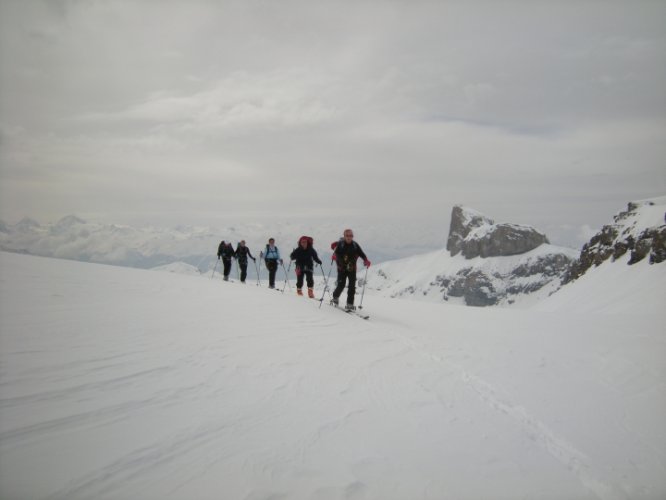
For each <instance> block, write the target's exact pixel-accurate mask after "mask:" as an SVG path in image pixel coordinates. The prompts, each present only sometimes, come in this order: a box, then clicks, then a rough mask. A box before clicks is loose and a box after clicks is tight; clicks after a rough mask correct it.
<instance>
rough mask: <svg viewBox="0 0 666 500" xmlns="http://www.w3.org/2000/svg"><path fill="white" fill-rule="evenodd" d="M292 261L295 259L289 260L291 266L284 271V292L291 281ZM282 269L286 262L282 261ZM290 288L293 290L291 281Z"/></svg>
mask: <svg viewBox="0 0 666 500" xmlns="http://www.w3.org/2000/svg"><path fill="white" fill-rule="evenodd" d="M292 262H293V261H289V268H288V269H285V271H284V286H283V287H282V293H284V289H285V288H287V283H289V271H290V270H291V263H292ZM282 269H284V262H283V263H282ZM289 290H291V283H289Z"/></svg>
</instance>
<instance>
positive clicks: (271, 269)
mask: <svg viewBox="0 0 666 500" xmlns="http://www.w3.org/2000/svg"><path fill="white" fill-rule="evenodd" d="M277 268H278V263H277V260H274V259H270V260H266V269H268V286H270V287H271V288H273V287H275V274H276V273H277Z"/></svg>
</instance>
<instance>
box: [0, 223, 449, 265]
mask: <svg viewBox="0 0 666 500" xmlns="http://www.w3.org/2000/svg"><path fill="white" fill-rule="evenodd" d="M359 226H361V225H359ZM343 229H344V228H343V227H340V226H339V224H336V223H333V222H322V223H320V224H317V226H316V227H315V226H313V225H309V224H301V223H296V222H286V223H254V224H248V223H240V224H234V225H233V226H227V227H221V228H211V227H193V226H177V227H175V228H157V227H142V228H137V227H132V226H125V225H116V224H99V223H95V222H87V221H84V220H83V219H81V218H79V217H76V216H74V215H69V216H67V217H64V218H62V219H60V220H59V221H58V222H56V223H54V224H40V223H39V222H37V221H35V220H33V219H30V218H25V219H22V220H21V221H19V222H18V223H17V224H14V225H10V224H7V223H5V222H3V221H0V250H4V251H8V252H19V253H26V254H31V255H38V256H42V257H56V258H63V259H71V260H79V261H84V262H96V263H100V264H112V265H118V266H127V267H138V268H144V269H151V268H154V267H158V266H168V265H171V264H177V263H186V264H189V265H190V266H194V268H196V269H198V270H199V272H207V271H209V270H211V269H212V268H213V265H214V263H215V261H216V259H217V257H216V253H217V247H218V244H219V243H220V241H221V240H222V239H224V240H226V241H231V242H232V243H233V244H234V245H236V244H237V242H238V241H240V240H241V239H244V240H246V242H247V244H248V246H249V247H250V250H251V251H252V252H253V253H254V254H256V255H255V256H258V254H259V252H260V251H261V249H262V248H264V245H265V244H266V242H267V240H268V238H269V237H273V238H275V239H276V241H277V245H278V247H279V248H280V250H281V251H282V254H283V256H284V255H286V256H287V258H288V255H289V253H290V252H291V250H292V249H293V248H294V247H295V246H296V245H297V241H298V238H299V237H300V236H301V235H303V234H307V235H310V236H313V237H314V238H315V248H316V249H317V250H318V251H319V252H320V254H321V255H320V257H321V258H322V259H323V260H324V261H325V262H326V261H327V259H330V255H331V254H330V246H329V245H330V243H331V242H332V241H336V240H337V238H338V237H339V236H340V235H341V233H342V230H343ZM357 234H358V235H359V241H360V243H361V244H362V245H363V247H364V249H365V250H366V251H367V253H368V255H371V256H372V260H373V262H382V261H386V260H390V259H395V258H399V257H404V256H407V255H413V254H415V253H420V252H424V251H426V250H430V249H433V248H437V247H438V246H440V245H441V241H442V239H443V237H442V235H437V234H433V232H432V230H429V228H426V227H423V228H419V227H417V226H415V225H412V226H411V227H409V228H407V229H406V230H404V231H402V234H401V235H400V237H396V234H395V229H394V227H393V224H392V223H391V221H388V222H384V223H380V224H366V225H365V226H361V227H359V228H357ZM170 269H172V270H173V269H178V266H171V268H170ZM181 269H182V267H181ZM190 270H191V269H190Z"/></svg>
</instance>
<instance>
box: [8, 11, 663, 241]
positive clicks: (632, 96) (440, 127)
mask: <svg viewBox="0 0 666 500" xmlns="http://www.w3.org/2000/svg"><path fill="white" fill-rule="evenodd" d="M0 9H1V12H0V14H1V15H0V19H1V20H0V56H1V57H0V120H1V121H2V124H1V125H2V143H1V144H0V181H2V182H1V183H0V184H1V187H0V190H1V193H0V194H1V195H2V196H1V197H2V201H1V202H0V203H1V205H0V210H1V211H2V216H3V218H7V219H14V220H18V219H19V218H20V217H22V216H23V215H26V214H27V215H33V216H35V217H37V218H40V219H43V220H53V219H54V218H57V215H65V214H68V213H73V212H74V213H79V214H81V215H83V216H87V214H93V213H94V214H99V213H106V214H107V216H108V217H111V219H107V220H111V221H113V219H112V214H114V213H115V214H118V216H119V217H127V216H128V215H127V214H132V213H133V214H135V216H136V217H141V214H145V218H148V217H153V216H155V214H164V217H165V218H166V217H173V218H174V219H175V218H176V217H177V218H178V222H179V223H187V222H189V223H196V222H197V221H196V220H192V219H196V218H198V217H202V216H205V217H209V218H213V217H216V216H220V214H221V213H225V214H229V213H231V212H233V213H234V214H236V216H238V217H244V216H248V217H269V216H274V215H275V214H276V213H277V214H284V216H288V217H292V216H295V215H299V214H300V215H302V216H304V217H307V216H311V217H322V216H324V215H326V214H327V213H329V214H330V213H331V212H334V213H336V214H341V216H344V217H346V218H350V219H352V220H358V219H359V218H360V217H366V218H367V219H368V220H370V219H371V218H372V217H390V218H392V219H395V220H402V221H409V220H410V219H413V218H427V219H429V220H430V221H431V222H430V223H431V224H432V225H433V227H437V226H438V225H440V224H442V223H446V222H447V221H448V211H449V209H448V207H449V206H450V205H451V204H453V203H465V204H469V205H471V206H475V207H476V208H478V209H480V210H482V211H484V212H486V213H488V214H492V215H493V216H496V217H498V218H500V219H503V220H513V221H517V222H520V219H521V218H520V213H521V212H522V213H529V216H530V220H527V221H525V223H530V224H532V225H535V226H537V227H543V226H544V224H546V225H549V226H552V227H553V228H558V227H565V226H566V227H568V228H569V229H566V230H563V231H565V232H566V231H568V232H569V233H571V234H574V233H575V232H576V231H578V229H577V228H579V227H580V226H582V225H584V224H588V225H592V226H593V225H594V224H600V223H604V222H605V221H606V219H607V217H608V212H609V211H611V212H612V211H613V210H615V208H616V207H622V206H623V205H624V204H625V202H626V201H628V199H627V198H631V197H634V196H638V197H641V198H644V197H647V196H651V195H656V194H662V192H663V191H665V190H666V178H665V177H666V176H665V175H664V167H663V159H664V153H665V151H664V146H663V144H665V143H666V141H664V136H665V135H666V116H665V111H666V104H665V102H664V100H665V95H664V92H663V88H666V64H663V63H664V60H665V56H666V40H665V38H664V35H663V25H664V24H663V21H664V18H665V16H666V5H665V4H663V2H650V1H639V2H631V3H629V2H624V1H611V2H608V1H605V2H540V1H534V2H518V1H506V2H488V1H469V2H457V1H445V2H380V1H361V2H344V3H339V2H327V1H326V2H304V1H291V2H263V3H258V2H240V1H238V2H235V1H234V2H226V1H224V2H209V1H194V2H185V1H182V2H180V1H167V2H160V3H159V4H158V3H155V2H87V1H71V2H70V1H62V2H56V3H53V2H3V3H1V4H0ZM558 201H559V202H560V204H561V205H563V206H559V207H558ZM599 207H602V208H599ZM502 212H506V213H502ZM51 214H55V215H51ZM204 214H206V215H204ZM554 214H555V215H554ZM188 217H189V219H188ZM118 222H122V220H120V221H118ZM407 223H408V222H407ZM542 223H543V224H542ZM544 229H547V228H545V227H544ZM563 234H564V233H563ZM567 237H568V236H567Z"/></svg>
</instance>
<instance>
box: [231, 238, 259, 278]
mask: <svg viewBox="0 0 666 500" xmlns="http://www.w3.org/2000/svg"><path fill="white" fill-rule="evenodd" d="M248 257H249V258H251V259H252V261H253V262H256V261H257V259H255V258H254V257H252V254H251V253H250V249H249V248H248V247H246V246H245V240H241V242H240V243H239V244H238V246H237V247H236V261H237V262H238V267H240V280H241V283H245V278H247V258H248Z"/></svg>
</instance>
